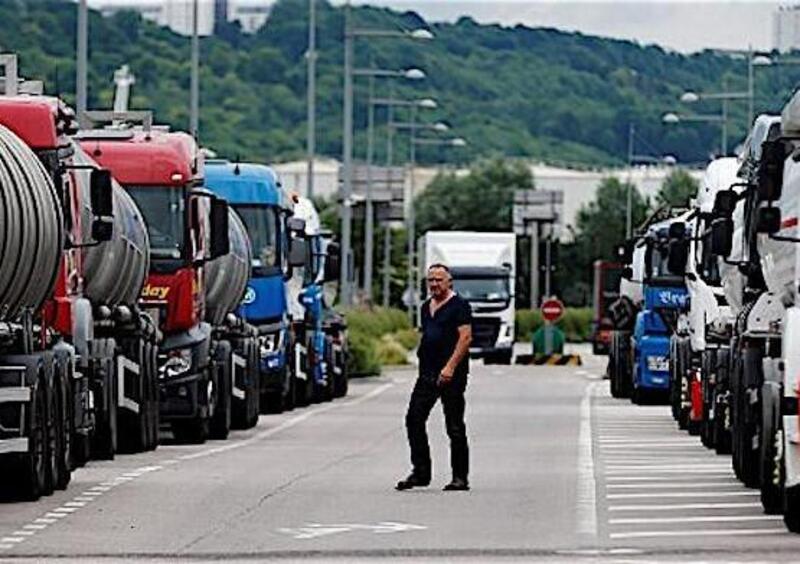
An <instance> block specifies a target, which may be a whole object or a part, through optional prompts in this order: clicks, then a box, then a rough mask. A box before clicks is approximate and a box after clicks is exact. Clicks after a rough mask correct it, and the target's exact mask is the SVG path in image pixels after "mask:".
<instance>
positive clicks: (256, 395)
mask: <svg viewBox="0 0 800 564" xmlns="http://www.w3.org/2000/svg"><path fill="white" fill-rule="evenodd" d="M237 347H238V349H237V350H238V352H239V353H240V354H241V356H242V358H244V360H245V367H244V377H243V378H241V379H240V380H243V382H244V383H241V382H240V387H242V388H243V390H244V399H238V400H237V401H234V403H233V420H232V425H233V428H234V429H250V428H251V427H254V426H255V425H256V423H258V414H259V407H260V403H261V398H260V394H261V389H260V386H259V366H258V365H259V359H258V341H257V340H256V337H254V336H253V337H246V338H244V339H242V340H241V341H240V343H239V345H237ZM234 385H236V382H235V378H234Z"/></svg>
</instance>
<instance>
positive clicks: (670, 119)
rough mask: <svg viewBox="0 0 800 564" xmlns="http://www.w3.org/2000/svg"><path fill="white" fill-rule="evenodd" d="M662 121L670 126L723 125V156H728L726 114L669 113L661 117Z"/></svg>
mask: <svg viewBox="0 0 800 564" xmlns="http://www.w3.org/2000/svg"><path fill="white" fill-rule="evenodd" d="M661 121H662V122H664V123H665V124H668V125H674V124H678V123H682V122H688V123H719V124H721V125H722V139H721V149H722V154H723V155H727V154H728V128H727V127H726V121H727V116H726V115H724V114H677V113H675V112H668V113H666V114H664V115H663V116H662V117H661Z"/></svg>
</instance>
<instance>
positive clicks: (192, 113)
mask: <svg viewBox="0 0 800 564" xmlns="http://www.w3.org/2000/svg"><path fill="white" fill-rule="evenodd" d="M198 1H199V0H194V1H193V2H192V70H191V79H190V85H189V90H190V93H189V98H190V101H189V106H190V107H189V131H190V132H191V134H192V137H194V138H195V139H198V135H199V133H200V132H199V129H200V37H199V35H198V30H197V18H198Z"/></svg>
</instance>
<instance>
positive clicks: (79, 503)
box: [64, 501, 86, 507]
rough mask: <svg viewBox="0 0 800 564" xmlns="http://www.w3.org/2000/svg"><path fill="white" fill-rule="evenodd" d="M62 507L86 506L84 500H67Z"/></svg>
mask: <svg viewBox="0 0 800 564" xmlns="http://www.w3.org/2000/svg"><path fill="white" fill-rule="evenodd" d="M64 507H86V502H83V501H68V502H67V503H65V504H64Z"/></svg>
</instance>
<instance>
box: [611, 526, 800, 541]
mask: <svg viewBox="0 0 800 564" xmlns="http://www.w3.org/2000/svg"><path fill="white" fill-rule="evenodd" d="M778 534H784V535H788V534H789V533H788V531H787V530H786V529H783V528H781V529H727V530H719V529H707V530H704V531H698V530H694V529H692V530H690V531H636V532H634V533H611V534H610V535H609V537H610V538H612V539H641V538H648V537H706V536H709V537H729V536H737V537H738V536H745V535H746V536H754V535H778Z"/></svg>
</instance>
